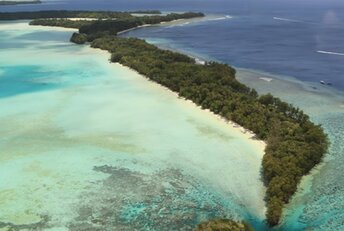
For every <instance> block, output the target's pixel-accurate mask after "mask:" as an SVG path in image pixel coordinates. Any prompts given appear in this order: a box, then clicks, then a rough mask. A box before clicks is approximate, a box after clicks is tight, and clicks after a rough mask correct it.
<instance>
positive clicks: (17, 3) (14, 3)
mask: <svg viewBox="0 0 344 231" xmlns="http://www.w3.org/2000/svg"><path fill="white" fill-rule="evenodd" d="M39 3H42V1H40V0H32V1H0V6H4V5H22V4H39Z"/></svg>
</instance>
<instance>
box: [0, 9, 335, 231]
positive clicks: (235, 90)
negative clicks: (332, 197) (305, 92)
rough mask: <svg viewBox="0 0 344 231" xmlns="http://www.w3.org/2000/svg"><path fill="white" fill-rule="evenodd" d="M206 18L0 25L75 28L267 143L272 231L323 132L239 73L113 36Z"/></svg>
mask: <svg viewBox="0 0 344 231" xmlns="http://www.w3.org/2000/svg"><path fill="white" fill-rule="evenodd" d="M42 16H43V17H42ZM203 16H204V14H202V13H193V12H188V13H183V14H174V13H172V14H168V15H164V16H163V15H154V16H147V15H144V16H139V17H138V16H133V15H131V14H130V13H128V12H82V11H73V12H68V11H49V12H35V13H34V12H19V13H3V14H2V13H0V19H30V17H31V19H35V20H33V21H32V22H31V23H30V24H31V25H44V26H59V27H68V28H77V29H79V33H74V34H73V35H72V37H71V41H72V42H74V43H77V44H84V43H89V44H90V45H91V47H93V48H100V49H103V50H107V51H109V52H110V53H111V59H110V61H111V62H116V63H117V62H118V63H120V64H122V65H124V66H127V67H130V68H132V69H134V70H136V71H137V72H139V73H140V74H142V75H144V76H146V77H147V78H148V79H150V80H152V81H154V82H157V83H159V84H161V85H163V86H165V87H167V88H169V89H170V90H172V91H174V92H176V93H178V94H179V96H181V97H183V98H185V99H188V100H191V101H193V102H194V103H195V104H197V105H199V106H201V107H202V108H203V109H209V110H210V111H212V112H213V113H215V114H217V115H220V116H222V117H223V118H225V119H227V120H230V121H233V122H235V123H237V124H239V125H241V126H243V127H244V128H246V129H249V130H250V131H252V132H254V133H255V134H256V137H257V138H258V139H261V140H264V141H265V142H266V143H267V146H266V150H265V155H264V158H263V163H262V175H263V180H264V183H265V185H266V186H267V193H266V204H267V213H266V219H267V222H268V224H269V225H270V226H276V225H278V224H279V222H280V219H281V216H282V212H283V207H284V205H285V204H287V203H288V202H289V201H290V199H291V197H292V196H293V195H294V193H295V192H296V190H297V186H298V184H299V183H300V181H301V178H302V177H303V176H305V175H307V174H309V172H310V171H311V170H312V169H313V168H314V167H315V166H316V165H317V164H319V163H320V162H321V161H322V159H323V156H324V155H325V153H326V152H327V150H328V146H329V142H328V138H327V135H326V134H325V133H324V131H323V129H322V128H321V126H320V125H315V124H314V123H313V122H312V121H311V120H310V118H309V116H308V115H306V114H305V113H304V112H303V111H302V110H300V109H299V108H296V107H294V106H293V105H291V104H288V103H286V102H283V101H282V100H280V99H279V98H276V97H274V96H272V95H271V94H267V95H260V96H259V95H258V93H257V92H256V91H255V90H254V89H251V88H249V87H247V86H245V85H244V84H242V83H240V82H239V81H237V80H236V78H235V74H236V70H235V69H234V68H232V67H230V66H228V65H227V64H223V63H217V62H206V63H204V64H199V63H197V62H196V61H195V59H193V58H191V57H189V56H187V55H184V54H180V53H177V52H172V51H168V50H162V49H159V48H158V47H156V46H154V45H151V44H149V43H147V42H146V41H144V40H141V39H137V38H120V37H117V36H116V35H118V33H120V32H123V31H126V30H129V29H133V28H137V27H140V26H145V25H151V24H158V23H162V22H170V21H174V20H179V19H190V18H195V17H203ZM51 18H54V19H51ZM68 18H80V20H77V21H76V20H70V19H68ZM82 18H84V19H82ZM86 18H97V20H86ZM222 221H223V220H222ZM220 223H221V224H220ZM213 225H215V226H219V225H220V226H221V225H225V226H226V225H232V223H231V222H229V224H222V222H215V223H212V222H210V223H205V224H204V225H203V226H200V227H199V228H202V227H205V228H207V227H208V226H213ZM200 230H202V229H200ZM204 230H207V229H204Z"/></svg>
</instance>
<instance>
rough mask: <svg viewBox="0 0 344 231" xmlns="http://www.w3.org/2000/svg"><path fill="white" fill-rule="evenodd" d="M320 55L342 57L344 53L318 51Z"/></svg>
mask: <svg viewBox="0 0 344 231" xmlns="http://www.w3.org/2000/svg"><path fill="white" fill-rule="evenodd" d="M317 52H318V53H321V54H327V55H341V56H344V53H339V52H332V51H317Z"/></svg>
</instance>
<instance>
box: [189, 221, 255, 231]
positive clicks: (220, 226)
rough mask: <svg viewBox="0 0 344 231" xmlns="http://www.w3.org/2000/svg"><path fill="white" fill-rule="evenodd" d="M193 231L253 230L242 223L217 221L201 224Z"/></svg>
mask: <svg viewBox="0 0 344 231" xmlns="http://www.w3.org/2000/svg"><path fill="white" fill-rule="evenodd" d="M195 231H253V228H252V227H251V226H250V225H248V224H246V223H244V222H235V221H231V220H228V219H218V220H211V221H206V222H202V223H201V224H199V225H197V227H196V229H195Z"/></svg>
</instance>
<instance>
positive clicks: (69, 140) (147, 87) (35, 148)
mask: <svg viewBox="0 0 344 231" xmlns="http://www.w3.org/2000/svg"><path fill="white" fill-rule="evenodd" d="M71 33H72V30H62V29H57V28H47V27H46V28H43V27H30V26H28V25H27V22H11V23H7V22H5V23H0V44H1V49H0V208H1V209H0V230H13V229H14V230H35V229H43V230H80V229H85V230H86V229H91V230H113V229H116V230H134V229H144V230H192V228H193V227H194V226H195V225H196V224H197V223H199V222H200V221H203V220H205V219H209V218H216V217H229V218H233V219H249V220H250V221H251V222H252V223H254V225H255V226H256V227H262V226H263V225H262V220H263V219H264V213H265V206H264V201H263V198H264V192H265V188H264V186H263V184H262V182H261V180H260V175H259V174H260V168H261V159H262V156H263V149H264V144H263V143H262V142H260V141H256V140H254V139H251V138H250V137H252V135H250V134H249V133H243V131H242V130H241V129H240V128H238V127H234V126H233V125H231V124H228V123H226V122H225V121H223V120H221V119H219V118H217V117H215V116H214V115H212V114H211V113H210V112H207V111H203V110H201V109H200V108H198V107H196V106H195V105H193V104H192V103H190V102H187V101H184V100H182V99H178V98H177V96H176V95H175V94H173V93H171V92H169V91H167V90H166V89H163V88H162V87H160V86H158V85H156V84H154V83H152V82H149V81H147V80H146V79H145V78H144V77H142V76H140V75H139V74H137V73H136V72H134V71H131V70H129V69H127V68H124V67H122V66H120V65H117V64H110V63H109V62H108V61H107V60H108V58H109V54H107V53H105V52H101V51H97V50H94V49H91V48H88V47H87V46H76V45H73V44H70V43H69V37H70V35H71Z"/></svg>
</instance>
